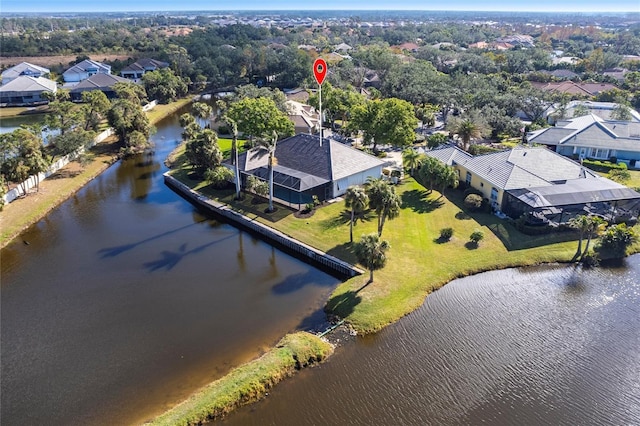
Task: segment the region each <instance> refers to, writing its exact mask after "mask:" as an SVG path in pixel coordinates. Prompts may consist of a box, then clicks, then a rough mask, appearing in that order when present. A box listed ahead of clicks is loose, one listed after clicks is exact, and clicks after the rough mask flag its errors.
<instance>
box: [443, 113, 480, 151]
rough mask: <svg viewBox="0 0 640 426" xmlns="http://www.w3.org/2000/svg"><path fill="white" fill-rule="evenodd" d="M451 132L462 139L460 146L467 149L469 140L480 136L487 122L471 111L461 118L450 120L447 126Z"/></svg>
mask: <svg viewBox="0 0 640 426" xmlns="http://www.w3.org/2000/svg"><path fill="white" fill-rule="evenodd" d="M447 128H448V130H449V131H450V132H451V133H457V134H458V137H459V138H460V139H461V140H462V148H463V149H464V150H465V151H468V150H469V142H471V140H472V139H477V138H479V137H482V135H483V134H485V132H486V130H487V124H486V123H485V122H484V120H483V119H482V117H480V116H479V115H478V114H477V113H474V112H471V113H470V114H469V115H468V116H467V117H466V118H463V119H461V120H451V121H450V122H449V123H448V126H447Z"/></svg>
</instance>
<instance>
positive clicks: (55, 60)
mask: <svg viewBox="0 0 640 426" xmlns="http://www.w3.org/2000/svg"><path fill="white" fill-rule="evenodd" d="M132 55H133V54H128V55H122V54H120V55H105V54H100V53H97V54H93V55H89V57H90V58H91V59H92V60H94V61H98V62H106V61H115V60H116V59H119V60H121V61H126V60H127V59H129V58H131V57H132ZM77 57H78V55H59V56H12V57H9V58H2V62H3V64H4V65H5V66H11V67H12V66H14V65H18V64H19V63H21V62H29V63H30V64H34V65H40V66H42V67H53V66H56V65H59V64H62V65H64V66H65V67H66V66H68V65H69V62H74V61H75V60H76V58H77Z"/></svg>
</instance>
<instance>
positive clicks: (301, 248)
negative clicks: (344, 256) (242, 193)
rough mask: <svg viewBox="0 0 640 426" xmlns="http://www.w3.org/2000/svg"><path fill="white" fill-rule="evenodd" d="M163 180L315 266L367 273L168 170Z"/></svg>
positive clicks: (196, 202) (345, 272)
mask: <svg viewBox="0 0 640 426" xmlns="http://www.w3.org/2000/svg"><path fill="white" fill-rule="evenodd" d="M164 181H165V184H166V185H167V186H168V187H169V188H171V189H172V190H174V191H175V192H177V193H178V194H179V195H181V196H182V197H184V198H185V199H187V200H188V201H189V202H191V203H192V204H194V205H195V206H197V207H200V208H202V209H204V210H206V211H208V212H210V213H213V214H214V215H215V216H218V217H222V218H224V219H225V220H227V221H228V222H230V223H231V224H233V225H234V226H237V227H239V228H241V229H243V230H246V231H249V232H250V233H253V234H257V235H258V236H260V237H261V238H262V239H264V240H265V241H267V242H269V243H271V244H273V245H275V246H277V247H278V248H281V249H282V250H283V251H285V252H287V253H289V254H292V255H294V256H296V257H298V258H300V259H302V260H304V261H306V262H307V263H310V264H312V265H313V266H317V267H319V268H320V269H324V270H327V271H329V272H331V273H333V274H334V275H338V276H340V277H348V278H350V277H353V276H356V275H360V274H362V273H364V271H362V270H361V269H359V268H356V267H355V266H353V265H351V264H349V263H347V262H344V261H342V260H340V259H338V258H336V257H333V256H331V255H330V254H327V253H325V252H323V251H321V250H318V249H316V248H314V247H311V246H309V245H307V244H305V243H303V242H300V241H298V240H296V239H294V238H291V237H290V236H288V235H286V234H283V233H282V232H280V231H278V230H275V229H273V228H270V227H268V226H267V225H264V224H262V223H260V222H258V221H255V220H253V219H251V218H249V217H247V216H245V215H243V214H240V213H238V212H236V211H234V210H233V209H231V208H230V207H229V206H227V205H226V204H223V203H219V202H217V201H215V200H211V199H209V198H207V197H205V196H203V195H201V194H199V193H198V192H196V191H194V190H192V189H191V188H189V187H188V186H186V185H185V184H183V183H182V182H180V181H178V180H177V179H175V178H174V177H172V176H171V175H169V174H167V173H165V174H164Z"/></svg>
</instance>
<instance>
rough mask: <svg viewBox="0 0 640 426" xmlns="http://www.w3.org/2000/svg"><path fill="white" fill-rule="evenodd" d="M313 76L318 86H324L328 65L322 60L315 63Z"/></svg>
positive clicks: (319, 59)
mask: <svg viewBox="0 0 640 426" xmlns="http://www.w3.org/2000/svg"><path fill="white" fill-rule="evenodd" d="M313 75H314V76H315V77H316V81H317V82H318V84H320V85H322V82H323V81H324V78H325V77H326V76H327V63H326V62H325V61H324V59H322V58H318V59H316V60H315V61H314V62H313Z"/></svg>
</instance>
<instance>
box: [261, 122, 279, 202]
mask: <svg viewBox="0 0 640 426" xmlns="http://www.w3.org/2000/svg"><path fill="white" fill-rule="evenodd" d="M277 142H278V134H277V133H276V132H275V130H274V131H273V135H272V137H271V138H263V139H260V140H259V141H258V149H261V150H263V151H267V153H268V155H269V161H268V163H267V165H268V168H269V210H268V211H269V212H272V211H273V166H275V164H276V161H277V160H276V156H275V153H276V144H277Z"/></svg>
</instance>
